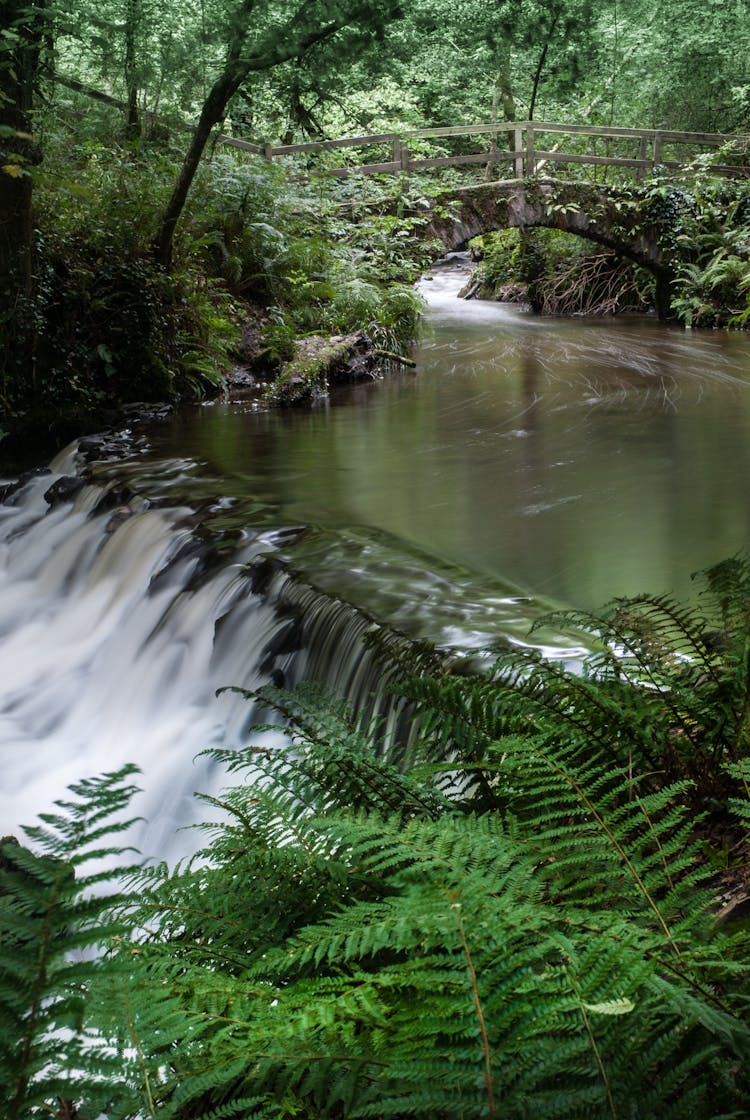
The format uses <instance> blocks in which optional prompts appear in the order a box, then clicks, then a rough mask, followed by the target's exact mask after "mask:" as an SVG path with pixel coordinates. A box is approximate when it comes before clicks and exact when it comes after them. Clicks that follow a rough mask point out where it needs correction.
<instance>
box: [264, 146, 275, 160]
mask: <svg viewBox="0 0 750 1120" xmlns="http://www.w3.org/2000/svg"><path fill="white" fill-rule="evenodd" d="M263 159H273V144H264V145H263Z"/></svg>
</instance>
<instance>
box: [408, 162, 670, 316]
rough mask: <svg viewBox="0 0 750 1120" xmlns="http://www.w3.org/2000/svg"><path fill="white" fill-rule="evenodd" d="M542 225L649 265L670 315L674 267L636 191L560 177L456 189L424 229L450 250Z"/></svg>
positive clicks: (660, 308)
mask: <svg viewBox="0 0 750 1120" xmlns="http://www.w3.org/2000/svg"><path fill="white" fill-rule="evenodd" d="M539 227H544V228H546V229H556V230H561V231H563V232H565V233H574V234H577V235H578V236H579V237H585V238H587V239H588V240H589V241H594V242H596V243H597V244H598V245H604V246H606V248H608V249H611V250H613V252H615V253H617V255H618V256H620V257H625V258H626V259H627V260H630V261H633V262H634V263H635V264H637V265H641V266H642V267H643V268H646V269H648V270H649V272H651V273H653V275H654V277H655V278H656V310H657V312H658V314H659V318H661V319H668V318H670V308H669V301H670V283H671V281H672V280H673V278H674V269H673V267H671V266H670V262H669V261H667V259H666V258H665V254H664V252H663V250H662V248H661V246H660V245H659V241H658V229H657V228H656V227H655V226H654V225H653V224H648V223H645V224H644V222H643V214H642V212H641V210H640V209H639V207H638V206H637V203H636V202H634V200H633V197H632V194H631V195H626V194H625V192H621V191H617V190H615V189H608V188H607V187H601V186H595V185H592V184H590V183H581V182H564V181H561V180H559V179H549V180H543V179H542V180H537V179H533V180H528V179H526V180H524V179H504V180H501V181H500V182H497V183H482V184H480V185H476V186H468V187H455V188H453V189H452V190H449V191H445V192H444V193H443V194H442V195H438V196H437V197H436V198H435V200H434V208H433V213H432V217H431V218H430V220H429V222H428V224H427V225H425V226H423V227H422V228H421V230H420V233H421V236H423V237H425V238H435V239H437V240H439V241H440V242H441V243H442V244H443V245H444V246H445V249H446V251H451V250H456V249H462V248H465V246H466V244H467V242H468V241H470V240H471V239H472V238H473V237H478V236H479V234H482V233H489V232H491V231H492V230H499V229H511V228H516V229H534V228H539Z"/></svg>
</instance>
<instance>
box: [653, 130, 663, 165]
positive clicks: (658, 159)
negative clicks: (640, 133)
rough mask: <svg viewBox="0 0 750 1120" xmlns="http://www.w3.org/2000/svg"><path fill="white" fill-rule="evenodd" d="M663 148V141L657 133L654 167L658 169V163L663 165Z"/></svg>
mask: <svg viewBox="0 0 750 1120" xmlns="http://www.w3.org/2000/svg"><path fill="white" fill-rule="evenodd" d="M661 147H662V139H661V136H659V135H658V133H657V135H656V136H655V137H654V167H656V165H657V163H661Z"/></svg>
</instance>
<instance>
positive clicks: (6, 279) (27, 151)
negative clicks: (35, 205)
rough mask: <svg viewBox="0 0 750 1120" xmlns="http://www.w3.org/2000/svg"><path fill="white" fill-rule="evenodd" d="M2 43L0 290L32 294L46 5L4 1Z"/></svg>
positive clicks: (34, 1)
mask: <svg viewBox="0 0 750 1120" xmlns="http://www.w3.org/2000/svg"><path fill="white" fill-rule="evenodd" d="M0 12H2V19H1V20H0V24H1V25H2V28H3V30H2V32H1V33H0V34H1V35H2V38H1V39H0V291H2V292H4V293H7V294H9V295H10V296H11V297H12V296H13V294H14V293H16V292H23V293H25V294H29V293H30V291H31V235H32V220H31V188H32V182H31V175H30V173H29V168H30V166H31V165H32V164H34V163H37V162H38V161H39V159H40V155H39V151H38V149H37V148H36V147H35V145H34V143H33V141H32V138H31V128H32V109H33V104H34V91H35V88H36V83H37V77H38V74H39V65H40V58H41V54H42V49H43V35H44V28H45V8H44V0H30V2H29V0H2V2H1V3H0Z"/></svg>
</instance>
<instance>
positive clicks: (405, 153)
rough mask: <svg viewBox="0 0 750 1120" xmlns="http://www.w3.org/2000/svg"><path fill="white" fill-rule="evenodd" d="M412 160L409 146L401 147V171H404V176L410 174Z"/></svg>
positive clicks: (403, 145)
mask: <svg viewBox="0 0 750 1120" xmlns="http://www.w3.org/2000/svg"><path fill="white" fill-rule="evenodd" d="M410 159H411V153H410V152H409V147H408V145H407V144H402V145H401V171H402V174H404V175H408V173H409V161H410Z"/></svg>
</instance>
